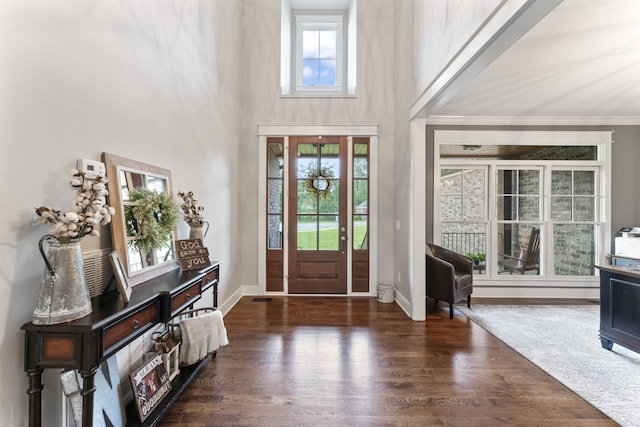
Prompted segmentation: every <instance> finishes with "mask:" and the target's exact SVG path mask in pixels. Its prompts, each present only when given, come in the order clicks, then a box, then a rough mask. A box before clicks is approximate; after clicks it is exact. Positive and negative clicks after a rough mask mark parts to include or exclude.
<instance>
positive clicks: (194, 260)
mask: <svg viewBox="0 0 640 427" xmlns="http://www.w3.org/2000/svg"><path fill="white" fill-rule="evenodd" d="M176 248H177V251H178V261H180V267H181V268H182V269H183V270H201V269H203V268H205V267H208V266H209V265H211V261H209V250H208V249H207V248H206V247H204V246H202V240H200V239H188V240H177V241H176Z"/></svg>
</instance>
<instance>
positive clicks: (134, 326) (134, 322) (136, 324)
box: [131, 319, 140, 329]
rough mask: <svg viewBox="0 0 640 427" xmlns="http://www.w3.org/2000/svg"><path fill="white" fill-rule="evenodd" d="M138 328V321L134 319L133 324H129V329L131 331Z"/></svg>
mask: <svg viewBox="0 0 640 427" xmlns="http://www.w3.org/2000/svg"><path fill="white" fill-rule="evenodd" d="M138 326H140V321H139V320H138V319H135V320H134V321H133V322H131V327H132V328H133V329H138Z"/></svg>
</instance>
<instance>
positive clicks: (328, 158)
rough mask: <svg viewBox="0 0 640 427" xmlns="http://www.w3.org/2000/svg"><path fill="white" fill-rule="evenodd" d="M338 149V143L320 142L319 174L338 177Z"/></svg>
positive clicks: (326, 176)
mask: <svg viewBox="0 0 640 427" xmlns="http://www.w3.org/2000/svg"><path fill="white" fill-rule="evenodd" d="M339 150H340V145H339V144H320V174H319V175H320V176H323V177H325V178H328V179H331V178H336V179H337V178H340V173H339V172H340V167H339V162H340V160H339V159H338V154H339Z"/></svg>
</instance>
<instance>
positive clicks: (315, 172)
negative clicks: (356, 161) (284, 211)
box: [288, 136, 348, 294]
mask: <svg viewBox="0 0 640 427" xmlns="http://www.w3.org/2000/svg"><path fill="white" fill-rule="evenodd" d="M347 143H348V139H347V137H337V136H314V137H308V136H298V137H289V150H290V151H289V160H290V165H291V167H290V168H289V278H288V283H289V293H291V294H309V293H311V294H323V293H328V294H346V293H347V251H348V246H347V245H348V236H347V161H346V159H347Z"/></svg>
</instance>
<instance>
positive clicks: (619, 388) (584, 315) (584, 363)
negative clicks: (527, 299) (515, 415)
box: [456, 305, 640, 427]
mask: <svg viewBox="0 0 640 427" xmlns="http://www.w3.org/2000/svg"><path fill="white" fill-rule="evenodd" d="M456 309H458V310H460V311H461V312H463V313H464V314H465V315H466V316H467V317H469V318H470V319H471V320H473V321H474V322H476V323H477V324H479V325H480V326H482V327H483V328H484V329H486V330H487V331H489V332H490V333H492V334H493V335H495V336H496V337H498V338H499V339H500V340H501V341H503V342H504V343H505V344H507V345H509V346H510V347H511V348H513V349H514V350H515V351H517V352H518V353H520V354H522V355H523V356H524V357H526V358H527V359H529V360H530V361H531V362H533V363H534V364H536V365H537V366H538V367H540V368H541V369H542V370H544V371H545V372H547V373H548V374H549V375H551V376H553V377H554V378H556V379H557V380H558V381H560V382H561V383H562V384H564V385H565V386H566V387H568V388H569V389H571V390H572V391H573V392H575V393H576V394H577V395H579V396H580V397H582V398H583V399H585V400H586V401H588V402H589V403H591V404H592V405H593V406H595V407H596V408H598V409H599V410H600V411H602V412H603V413H605V414H606V415H607V416H609V417H610V418H611V419H613V420H614V421H616V422H617V423H619V424H620V425H622V426H625V427H635V426H638V427H640V355H639V354H637V353H635V352H633V351H631V350H629V349H626V348H624V347H622V346H620V345H618V344H614V346H613V350H612V351H608V350H605V349H603V348H602V346H601V345H600V337H599V332H598V331H599V327H600V307H598V306H597V305H530V306H525V305H472V306H471V309H468V308H467V307H466V306H462V305H460V306H456Z"/></svg>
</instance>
